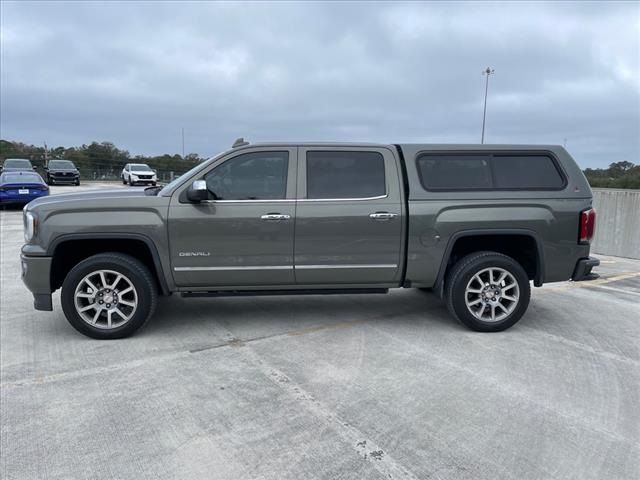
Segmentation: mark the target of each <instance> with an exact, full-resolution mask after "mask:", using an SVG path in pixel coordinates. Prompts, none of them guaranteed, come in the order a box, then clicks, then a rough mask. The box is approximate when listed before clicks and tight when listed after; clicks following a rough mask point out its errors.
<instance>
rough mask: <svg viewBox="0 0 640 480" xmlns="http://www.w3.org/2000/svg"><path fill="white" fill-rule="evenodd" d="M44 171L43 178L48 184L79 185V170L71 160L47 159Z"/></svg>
mask: <svg viewBox="0 0 640 480" xmlns="http://www.w3.org/2000/svg"><path fill="white" fill-rule="evenodd" d="M44 171H45V180H46V181H47V183H48V184H49V185H54V184H58V183H71V184H73V185H80V172H79V171H78V169H77V168H76V166H75V165H74V164H73V162H72V161H71V160H49V163H48V165H47V166H46V167H44Z"/></svg>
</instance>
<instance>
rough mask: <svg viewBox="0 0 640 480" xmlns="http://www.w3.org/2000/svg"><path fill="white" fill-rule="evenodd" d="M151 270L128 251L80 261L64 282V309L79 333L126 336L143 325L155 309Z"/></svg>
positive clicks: (100, 336) (108, 336)
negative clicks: (127, 252) (128, 253)
mask: <svg viewBox="0 0 640 480" xmlns="http://www.w3.org/2000/svg"><path fill="white" fill-rule="evenodd" d="M156 300H157V292H156V286H155V282H154V279H153V277H152V276H151V273H150V272H149V270H148V269H147V267H145V266H144V265H143V264H142V263H140V262H139V261H138V260H136V259H135V258H133V257H131V256H129V255H123V254H120V253H101V254H98V255H94V256H92V257H89V258H87V259H85V260H83V261H81V262H80V263H78V264H77V265H76V266H75V267H73V269H72V270H71V271H70V272H69V274H68V275H67V277H66V278H65V280H64V283H63V284H62V295H61V302H62V309H63V311H64V314H65V316H66V317H67V320H68V321H69V323H70V324H71V325H72V326H73V327H74V328H75V329H76V330H78V331H79V332H80V333H83V334H84V335H87V336H89V337H92V338H97V339H102V340H106V339H114V338H123V337H127V336H129V335H131V334H133V333H134V332H135V331H136V330H138V329H139V328H140V327H142V326H143V325H144V324H145V323H146V322H147V321H148V320H149V318H150V317H151V315H152V314H153V311H154V310H155V306H156Z"/></svg>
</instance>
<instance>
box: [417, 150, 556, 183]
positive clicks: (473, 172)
mask: <svg viewBox="0 0 640 480" xmlns="http://www.w3.org/2000/svg"><path fill="white" fill-rule="evenodd" d="M416 164H417V167H418V176H419V177H420V182H421V183H422V186H423V187H424V188H425V189H426V190H557V189H561V188H563V187H564V184H565V181H564V177H563V176H562V175H561V174H560V172H559V170H558V168H557V167H556V165H555V163H554V161H553V160H552V159H551V157H549V156H547V155H513V154H511V155H494V154H437V155H434V154H423V155H420V156H418V158H417V160H416Z"/></svg>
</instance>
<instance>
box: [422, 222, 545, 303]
mask: <svg viewBox="0 0 640 480" xmlns="http://www.w3.org/2000/svg"><path fill="white" fill-rule="evenodd" d="M474 237H475V238H474ZM504 238H514V239H516V238H518V239H522V238H525V239H529V241H530V242H531V245H532V246H533V247H534V250H535V252H534V254H533V260H534V262H533V265H532V266H530V268H529V269H528V272H527V273H528V274H529V276H530V278H531V279H532V280H533V284H534V285H535V286H536V287H540V286H542V284H543V282H544V273H545V272H544V244H543V242H542V239H541V238H540V236H539V235H538V233H537V232H535V231H534V230H529V229H520V228H514V229H473V230H462V231H459V232H456V233H454V234H453V235H451V237H449V240H448V242H447V246H446V248H445V251H444V255H443V256H442V260H441V262H440V268H439V269H438V275H437V277H436V281H435V284H434V288H433V290H434V292H436V294H437V295H438V296H439V297H441V298H442V297H443V295H444V287H445V281H446V278H447V273H448V272H449V271H450V270H451V268H452V266H453V263H454V262H453V261H455V260H456V255H455V254H456V246H460V245H461V242H469V241H470V240H474V239H476V240H481V242H479V243H480V244H479V245H478V247H477V248H475V249H472V250H471V251H467V249H464V250H463V251H464V253H471V252H473V251H480V250H492V248H491V247H487V244H490V243H491V240H492V239H493V240H496V239H500V240H501V241H502V240H503V239H504ZM495 251H497V252H499V253H505V249H504V248H502V247H501V246H498V248H495ZM507 254H508V253H507ZM515 259H516V260H518V258H515Z"/></svg>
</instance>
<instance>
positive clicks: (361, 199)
mask: <svg viewBox="0 0 640 480" xmlns="http://www.w3.org/2000/svg"><path fill="white" fill-rule="evenodd" d="M388 197H389V195H378V196H377V197H361V198H280V199H273V200H202V201H201V202H200V203H271V202H362V201H366V200H382V199H383V198H388Z"/></svg>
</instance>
